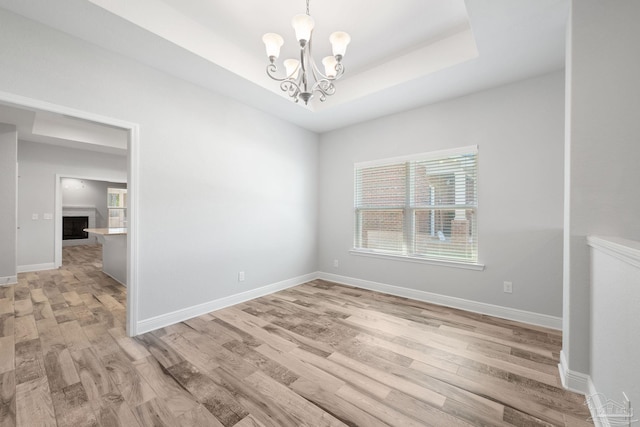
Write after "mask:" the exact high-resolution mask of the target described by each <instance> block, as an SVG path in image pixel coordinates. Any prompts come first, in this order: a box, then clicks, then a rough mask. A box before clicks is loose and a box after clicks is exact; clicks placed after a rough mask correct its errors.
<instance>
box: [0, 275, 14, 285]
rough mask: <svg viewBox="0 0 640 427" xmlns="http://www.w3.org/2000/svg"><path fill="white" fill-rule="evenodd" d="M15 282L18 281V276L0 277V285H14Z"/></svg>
mask: <svg viewBox="0 0 640 427" xmlns="http://www.w3.org/2000/svg"><path fill="white" fill-rule="evenodd" d="M16 283H18V276H4V277H0V286H9V285H15V284H16Z"/></svg>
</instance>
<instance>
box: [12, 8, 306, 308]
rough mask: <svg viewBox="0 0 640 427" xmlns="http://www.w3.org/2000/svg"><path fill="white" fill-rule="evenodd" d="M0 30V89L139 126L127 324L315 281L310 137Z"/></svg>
mask: <svg viewBox="0 0 640 427" xmlns="http://www.w3.org/2000/svg"><path fill="white" fill-rule="evenodd" d="M0 28H2V29H3V37H2V38H0V50H1V51H2V52H3V54H2V55H1V56H0V90H2V91H6V92H12V93H17V94H19V95H22V96H27V97H30V98H36V99H46V100H47V101H49V102H53V103H56V104H60V105H64V106H67V107H72V108H77V109H81V110H86V111H89V112H92V113H95V114H100V115H104V116H107V117H114V118H118V119H122V120H125V121H128V122H133V123H137V124H139V126H140V158H139V166H138V172H139V184H140V185H139V193H138V194H139V211H138V213H139V221H140V222H139V228H138V236H139V246H138V251H139V258H138V276H139V289H138V293H139V310H140V313H139V314H140V316H139V319H138V320H145V319H149V318H153V317H155V316H158V315H162V314H167V313H170V312H173V311H176V310H180V309H184V308H188V307H192V306H195V305H197V304H201V303H205V302H209V301H213V300H217V299H219V298H222V297H225V296H229V295H233V294H237V293H239V292H242V291H246V290H251V289H255V288H258V287H260V286H264V285H268V284H272V283H277V282H280V281H283V280H287V279H291V278H295V277H299V276H301V275H304V274H308V273H312V272H314V271H315V269H316V261H317V251H316V247H317V245H316V233H317V227H316V217H317V201H316V198H317V143H318V137H317V136H316V135H315V134H313V133H311V132H308V131H306V130H303V129H301V128H299V127H297V126H293V125H291V124H289V123H286V122H284V121H281V120H279V119H276V118H274V117H273V116H271V115H269V114H267V113H264V112H261V111H258V110H255V109H252V108H250V107H247V106H245V105H242V104H240V103H238V102H235V101H233V100H230V99H228V98H225V97H222V96H220V95H217V94H215V93H212V92H209V91H206V90H204V89H202V88H201V87H198V86H195V85H192V84H189V83H186V82H184V81H181V80H179V79H176V78H174V77H171V76H169V75H166V74H164V73H161V72H158V71H157V70H155V69H153V68H150V67H147V66H144V65H141V64H139V63H137V62H134V61H132V60H129V59H126V58H124V57H122V56H119V55H115V54H113V53H111V52H109V51H106V50H102V49H100V48H97V47H96V46H93V45H90V44H88V43H85V42H82V41H80V40H78V39H75V38H72V37H70V36H68V35H65V34H63V33H60V32H57V31H54V30H51V29H50V28H47V27H44V26H42V25H40V24H37V23H35V22H33V21H28V20H25V19H23V18H21V17H19V16H17V15H14V14H10V13H7V12H6V11H0ZM51 185H53V184H51ZM52 251H53V249H52V248H48V249H47V255H46V256H49V255H48V254H49V253H52ZM239 271H245V273H246V280H245V281H244V282H242V283H238V280H237V277H238V272H239Z"/></svg>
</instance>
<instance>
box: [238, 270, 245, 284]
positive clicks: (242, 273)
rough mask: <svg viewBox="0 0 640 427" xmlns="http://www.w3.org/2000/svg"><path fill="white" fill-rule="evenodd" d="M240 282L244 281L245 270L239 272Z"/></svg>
mask: <svg viewBox="0 0 640 427" xmlns="http://www.w3.org/2000/svg"><path fill="white" fill-rule="evenodd" d="M238 282H244V271H241V272H239V273H238Z"/></svg>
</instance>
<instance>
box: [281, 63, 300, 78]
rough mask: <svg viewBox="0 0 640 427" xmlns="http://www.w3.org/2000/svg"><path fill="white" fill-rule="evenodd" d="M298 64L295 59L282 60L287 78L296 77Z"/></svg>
mask: <svg viewBox="0 0 640 427" xmlns="http://www.w3.org/2000/svg"><path fill="white" fill-rule="evenodd" d="M299 65H300V61H298V60H297V59H285V60H284V69H285V72H286V73H287V78H288V79H297V78H298V73H299V72H300V70H299V69H298V68H299Z"/></svg>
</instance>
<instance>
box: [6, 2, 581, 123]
mask: <svg viewBox="0 0 640 427" xmlns="http://www.w3.org/2000/svg"><path fill="white" fill-rule="evenodd" d="M0 7H2V8H5V9H7V10H10V11H13V12H15V13H18V14H21V15H23V16H26V17H28V18H31V19H33V20H36V21H39V22H41V23H44V24H46V25H48V26H51V27H53V28H55V29H58V30H60V31H63V32H66V33H68V34H71V35H73V36H76V37H79V38H81V39H84V40H86V41H88V42H91V43H94V44H96V45H98V46H101V47H103V48H106V49H108V50H111V51H114V52H117V53H120V54H122V55H125V56H127V57H130V58H134V59H136V60H138V61H140V62H143V63H145V64H147V65H150V66H152V67H154V68H157V69H160V70H163V71H165V72H167V73H170V74H172V75H174V76H177V77H180V78H182V79H185V80H187V81H191V82H193V83H195V84H197V85H200V86H203V87H205V88H208V89H211V90H213V91H216V92H218V93H222V94H224V95H227V96H230V97H232V98H234V99H237V100H239V101H241V102H243V103H246V104H248V105H251V106H253V107H255V108H258V109H260V110H263V111H266V112H268V113H270V114H273V115H275V116H278V117H280V118H282V119H284V120H287V121H289V122H292V123H294V124H297V125H299V126H301V127H304V128H306V129H309V130H311V131H314V132H318V133H322V132H327V131H331V130H334V129H338V128H341V127H344V126H348V125H351V124H354V123H358V122H362V121H366V120H372V119H375V118H377V117H380V116H383V115H388V114H393V113H395V112H400V111H405V110H408V109H412V108H416V107H419V106H422V105H427V104H430V103H434V102H438V101H442V100H444V99H450V98H453V97H458V96H461V95H465V94H468V93H472V92H476V91H480V90H483V89H488V88H491V87H495V86H498V85H502V84H505V83H510V82H514V81H518V80H522V79H525V78H529V77H533V76H536V75H540V74H544V73H548V72H551V71H554V70H559V69H562V68H563V67H564V50H565V26H566V19H567V16H568V11H569V0H516V1H514V0H394V1H387V2H382V1H379V2H371V1H367V0H349V1H344V0H311V1H310V14H311V15H312V16H313V17H314V19H315V22H316V27H315V29H314V35H313V37H314V51H315V52H314V53H315V56H316V58H317V59H318V60H319V59H320V58H321V57H323V56H325V55H327V54H329V51H330V46H329V43H328V35H329V34H330V33H331V32H333V31H337V30H341V31H346V32H348V33H349V34H350V35H351V39H352V42H351V44H350V45H349V47H348V49H347V53H346V55H345V58H344V61H343V63H344V65H345V69H346V73H345V76H344V78H343V79H341V80H340V81H338V82H337V84H336V86H337V92H336V94H335V95H334V96H332V97H329V98H328V99H327V101H326V102H324V103H320V102H318V100H317V99H316V100H313V101H311V102H310V104H312V105H311V106H309V107H305V106H304V105H302V104H295V103H293V102H292V101H291V100H289V99H288V97H287V96H286V95H285V94H283V93H282V92H281V91H280V90H279V85H278V83H277V82H275V81H273V80H270V79H269V78H268V77H267V75H266V72H265V68H266V65H267V63H268V60H267V58H266V54H265V51H264V45H263V44H262V41H261V37H262V34H264V33H265V32H276V33H279V34H281V35H282V36H283V37H284V39H285V46H284V47H283V51H282V54H281V57H280V61H281V60H282V59H284V58H286V57H295V56H296V48H295V42H294V40H293V38H294V35H293V29H292V28H291V26H290V21H291V17H292V16H293V15H295V14H298V13H304V11H305V1H304V0H236V1H229V0H135V2H132V1H131V0H65V1H64V2H53V1H51V0H30V1H24V0H0ZM279 63H281V62H279ZM0 119H1V116H0Z"/></svg>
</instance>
